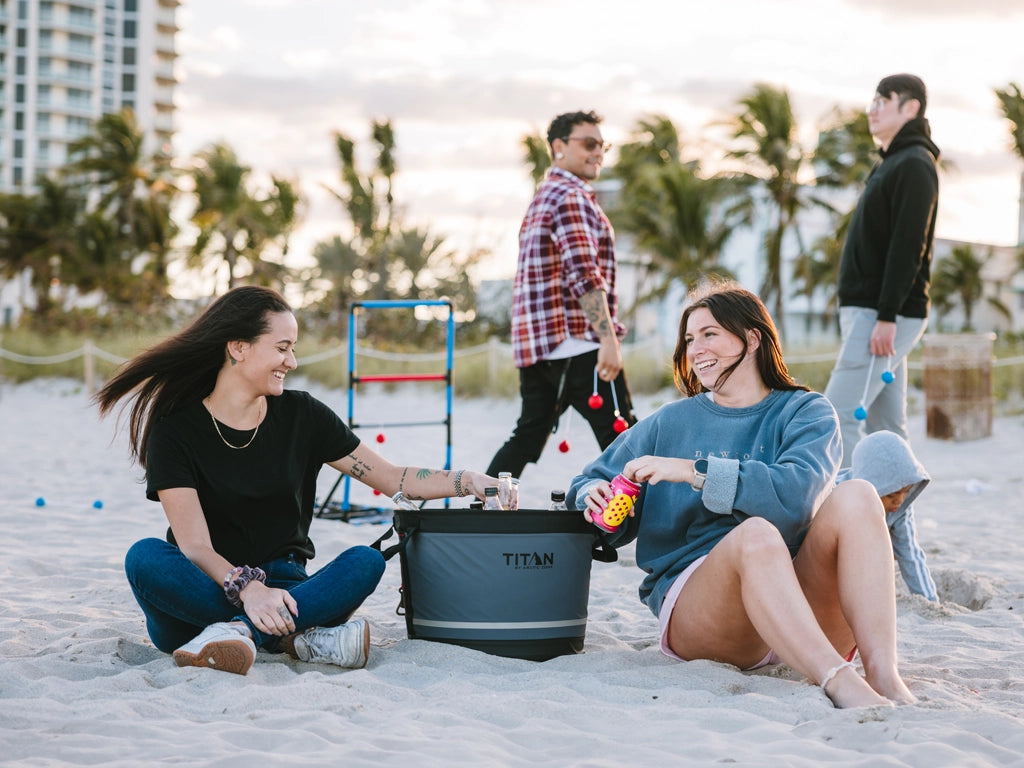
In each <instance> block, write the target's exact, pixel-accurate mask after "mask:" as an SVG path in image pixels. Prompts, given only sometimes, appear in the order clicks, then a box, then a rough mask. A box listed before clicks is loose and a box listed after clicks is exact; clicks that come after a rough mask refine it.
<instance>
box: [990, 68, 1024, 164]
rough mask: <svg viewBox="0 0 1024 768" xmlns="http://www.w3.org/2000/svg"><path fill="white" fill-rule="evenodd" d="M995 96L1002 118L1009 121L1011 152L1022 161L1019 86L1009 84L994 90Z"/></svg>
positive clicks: (1023, 115)
mask: <svg viewBox="0 0 1024 768" xmlns="http://www.w3.org/2000/svg"><path fill="white" fill-rule="evenodd" d="M995 94H996V98H998V99H999V106H1000V108H1001V109H1002V112H1003V116H1004V117H1005V118H1006V119H1007V120H1009V121H1010V136H1011V138H1012V141H1013V150H1014V151H1015V152H1016V153H1017V156H1018V157H1020V158H1021V159H1024V93H1021V90H1020V86H1019V85H1017V84H1016V83H1010V84H1009V85H1007V86H1006V88H1005V89H1003V90H999V89H998V88H996V89H995Z"/></svg>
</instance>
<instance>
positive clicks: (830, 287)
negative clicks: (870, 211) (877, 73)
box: [793, 110, 878, 323]
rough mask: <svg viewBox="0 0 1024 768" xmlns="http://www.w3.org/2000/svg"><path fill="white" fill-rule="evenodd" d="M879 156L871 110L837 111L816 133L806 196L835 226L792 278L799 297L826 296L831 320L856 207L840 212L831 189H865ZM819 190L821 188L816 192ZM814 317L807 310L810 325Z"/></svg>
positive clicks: (801, 256)
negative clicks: (870, 122) (809, 189)
mask: <svg viewBox="0 0 1024 768" xmlns="http://www.w3.org/2000/svg"><path fill="white" fill-rule="evenodd" d="M877 160H878V155H877V150H876V146H875V141H874V138H873V137H872V136H871V129H870V127H869V125H868V119H867V114H866V113H864V112H863V111H862V110H856V111H836V112H834V113H833V115H832V117H831V119H829V120H828V122H827V127H826V128H825V129H824V130H822V131H821V132H820V133H819V134H818V146H817V149H816V150H815V152H814V168H815V191H813V192H809V195H808V199H809V200H811V201H812V202H813V204H815V205H817V206H819V207H821V208H824V209H825V210H827V211H828V212H829V213H830V215H831V218H832V220H833V222H834V229H833V231H832V233H831V234H829V235H826V236H824V237H820V238H818V239H817V240H816V241H815V242H814V243H812V244H811V247H810V249H809V250H807V251H805V252H803V253H801V254H799V255H798V256H797V259H796V261H795V262H794V265H793V267H794V270H793V278H794V283H795V289H796V290H795V291H794V295H795V296H804V297H806V298H807V299H808V301H809V302H812V301H813V300H814V298H815V297H816V296H818V295H821V294H824V297H825V308H824V319H825V321H826V322H832V320H833V318H834V317H835V315H836V309H837V304H838V296H837V293H836V291H837V288H838V285H839V261H840V258H841V256H842V252H843V244H844V243H845V242H846V233H847V231H848V230H849V227H850V219H851V218H852V217H853V208H852V207H851V208H848V209H847V210H846V211H845V212H842V208H846V206H840V205H838V204H837V203H836V202H835V200H834V199H833V196H832V195H830V194H829V193H830V191H838V192H840V193H841V194H842V193H844V192H845V191H847V190H856V191H857V192H858V193H859V192H861V191H862V190H863V188H864V184H865V182H866V180H867V177H868V174H869V173H870V172H871V169H872V168H873V167H874V166H875V164H876V163H877ZM819 189H820V190H821V192H818V191H816V190H819ZM810 319H811V317H810V314H808V318H807V321H808V323H810Z"/></svg>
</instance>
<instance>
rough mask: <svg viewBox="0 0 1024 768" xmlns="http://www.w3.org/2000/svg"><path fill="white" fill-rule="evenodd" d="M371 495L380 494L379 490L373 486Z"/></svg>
mask: <svg viewBox="0 0 1024 768" xmlns="http://www.w3.org/2000/svg"><path fill="white" fill-rule="evenodd" d="M373 495H374V496H380V491H378V490H377V489H376V488H374V489H373Z"/></svg>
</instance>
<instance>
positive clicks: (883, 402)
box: [825, 307, 928, 467]
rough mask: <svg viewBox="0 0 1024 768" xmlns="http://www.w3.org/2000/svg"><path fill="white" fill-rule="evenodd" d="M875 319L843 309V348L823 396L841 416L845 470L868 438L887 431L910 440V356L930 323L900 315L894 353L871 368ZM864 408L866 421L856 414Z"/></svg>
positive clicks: (863, 310)
mask: <svg viewBox="0 0 1024 768" xmlns="http://www.w3.org/2000/svg"><path fill="white" fill-rule="evenodd" d="M877 320H878V313H877V312H875V310H873V309H866V308H864V307H840V309H839V330H840V332H841V334H842V340H843V345H842V348H841V349H840V350H839V358H838V359H837V360H836V364H835V367H834V368H833V369H832V375H831V377H829V380H828V386H827V387H826V388H825V397H827V398H828V399H829V400H830V401H831V402H832V405H833V406H835V409H836V413H837V414H838V415H839V427H840V430H841V431H842V436H843V463H842V466H843V467H848V466H850V463H851V460H852V456H853V448H854V446H855V445H857V443H858V441H859V440H860V439H861V438H862V437H864V435H867V434H870V433H872V432H877V431H878V430H880V429H888V430H890V431H892V432H895V433H896V434H897V435H899V436H900V437H902V438H903V439H904V440H906V439H907V355H909V354H910V351H911V350H912V349H913V348H914V345H916V344H917V342H918V340H919V339H920V338H921V336H922V335H923V334H924V329H925V327H926V326H927V325H928V320H927V319H926V318H925V319H923V318H919V317H902V316H897V318H896V342H895V346H896V354H895V355H894V356H893V358H892V360H891V361H890V360H888V359H887V358H884V357H877V358H875V360H874V365H872V363H871V358H872V355H871V351H870V342H871V331H872V329H873V328H874V327H875V322H876V321H877ZM869 368H870V369H871V380H870V382H869V381H868V369H869ZM886 370H891V371H892V375H893V381H892V383H891V384H886V383H884V382H883V381H882V373H883V372H885V371H886ZM865 385H866V392H865ZM861 405H863V406H864V408H865V409H866V410H867V419H865V420H864V421H860V420H858V419H857V417H856V416H855V413H856V411H857V408H858V407H859V406H861Z"/></svg>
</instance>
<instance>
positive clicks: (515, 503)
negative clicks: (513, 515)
mask: <svg viewBox="0 0 1024 768" xmlns="http://www.w3.org/2000/svg"><path fill="white" fill-rule="evenodd" d="M508 508H509V509H519V478H518V477H513V478H512V495H511V496H510V497H509V503H508Z"/></svg>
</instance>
